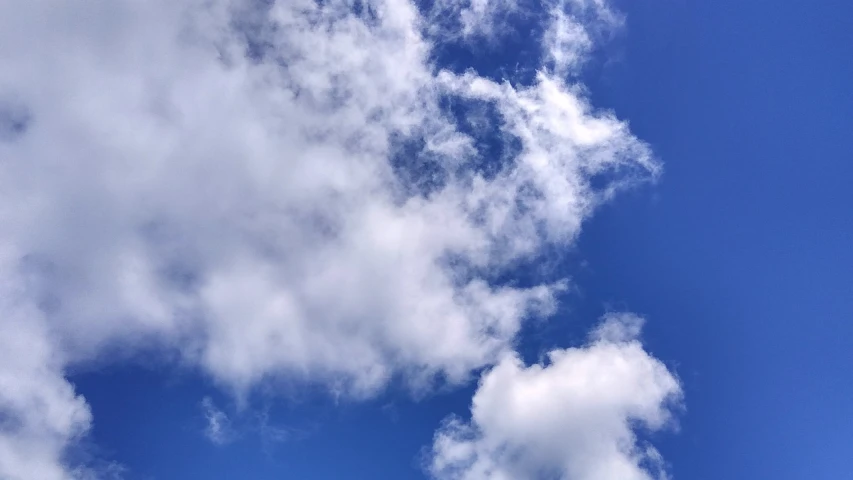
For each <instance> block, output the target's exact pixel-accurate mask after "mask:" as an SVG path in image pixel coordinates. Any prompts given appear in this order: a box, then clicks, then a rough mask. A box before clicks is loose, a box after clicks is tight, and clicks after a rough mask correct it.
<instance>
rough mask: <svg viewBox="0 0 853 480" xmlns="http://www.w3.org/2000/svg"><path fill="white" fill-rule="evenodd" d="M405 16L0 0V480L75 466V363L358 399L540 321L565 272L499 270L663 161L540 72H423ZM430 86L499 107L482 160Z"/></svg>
mask: <svg viewBox="0 0 853 480" xmlns="http://www.w3.org/2000/svg"><path fill="white" fill-rule="evenodd" d="M483 18H487V17H483ZM428 21H429V17H424V16H423V15H422V14H421V12H420V11H419V10H418V8H417V7H416V6H415V5H414V4H413V3H410V2H407V1H404V0H397V1H387V2H385V1H376V2H368V3H365V4H364V5H363V7H356V6H354V5H353V4H351V3H349V2H343V1H330V2H322V3H316V2H314V1H306V0H297V1H271V2H250V1H238V0H183V1H171V0H170V1H167V0H153V1H148V2H135V1H130V0H118V1H114V2H107V3H104V2H90V1H83V0H74V1H69V2H63V3H61V4H57V3H56V2H48V1H44V0H36V1H30V2H4V3H2V4H0V45H3V46H4V47H0V64H2V65H4V68H3V69H2V71H0V99H2V101H0V288H2V291H0V299H1V300H0V343H2V345H3V348H2V349H0V352H2V355H4V360H5V361H2V362H0V381H2V382H3V388H0V477H3V478H10V479H13V480H17V479H24V478H43V479H46V480H52V479H70V478H81V477H82V475H83V474H82V473H80V472H81V471H82V470H79V469H77V467H76V466H75V465H73V464H72V463H71V462H70V461H69V460H68V458H67V456H66V455H65V453H66V451H67V448H68V447H69V446H70V445H74V444H75V442H76V441H77V439H79V438H80V436H81V435H84V434H85V432H86V431H87V429H88V428H89V425H90V423H91V414H90V412H89V409H88V407H87V405H86V403H85V401H84V399H83V398H81V397H80V396H79V395H77V394H76V393H75V392H74V388H73V386H72V385H71V384H70V383H69V382H68V381H67V380H66V379H65V372H66V371H67V370H68V369H69V368H73V367H75V366H77V365H81V364H92V363H97V362H114V361H120V360H127V359H129V358H132V357H133V355H134V354H135V353H138V352H141V351H147V352H167V353H169V354H170V355H173V354H177V355H178V356H179V357H180V358H181V361H182V362H185V363H187V364H191V365H194V366H197V367H198V368H199V369H200V370H201V371H203V372H205V374H207V375H209V376H210V377H211V378H212V379H213V380H214V381H216V382H217V383H219V384H220V385H222V386H223V387H224V388H226V389H229V390H231V391H233V392H235V393H236V394H237V395H247V394H248V393H249V392H250V391H251V390H252V388H253V387H255V386H257V385H258V384H259V383H263V382H275V381H276V380H277V379H281V378H286V379H296V380H297V381H303V382H312V383H319V384H322V385H326V386H327V387H329V388H332V389H334V390H336V391H338V392H340V393H342V394H344V395H347V396H350V397H355V398H360V397H368V396H370V395H374V394H375V393H376V392H377V391H379V390H380V389H381V388H383V386H384V385H386V384H387V382H389V381H390V379H392V378H394V377H398V378H401V379H403V380H404V381H405V382H407V384H408V385H410V386H411V388H412V389H413V390H423V389H427V388H429V387H430V386H431V385H433V384H434V383H435V382H448V383H451V384H453V383H460V382H464V381H466V380H468V379H469V377H470V376H471V374H472V372H474V371H476V370H478V369H480V368H482V367H485V366H488V365H491V364H494V363H495V362H497V361H499V359H501V358H504V357H505V356H506V355H507V354H508V353H509V352H510V351H511V350H512V345H513V342H514V341H515V338H516V335H517V333H518V332H519V330H520V328H521V326H522V323H523V322H524V321H525V319H527V318H528V317H531V316H548V315H550V314H551V313H552V312H553V311H554V308H555V302H556V300H557V296H558V295H559V293H560V292H561V291H562V289H563V288H565V282H563V281H556V282H543V283H541V284H534V285H531V286H524V287H522V286H515V285H509V284H502V283H499V282H496V281H495V278H498V276H499V275H500V274H501V273H506V272H507V271H509V270H510V269H512V268H513V267H515V266H517V265H518V264H519V262H526V261H533V260H535V259H536V258H537V256H538V255H540V254H541V252H542V251H543V249H544V248H545V247H548V246H553V245H567V244H569V243H571V242H572V241H573V239H574V238H575V237H576V236H577V235H578V233H579V231H580V228H581V225H582V223H583V221H584V219H586V218H587V217H588V216H589V215H591V214H592V212H593V211H594V209H595V207H596V206H597V205H599V204H600V203H601V202H603V201H606V200H607V199H609V198H610V196H611V195H612V194H613V193H615V192H616V191H618V190H621V189H622V188H624V187H626V186H628V185H631V184H633V183H634V182H637V181H645V180H648V179H651V178H654V177H655V175H656V174H657V172H658V169H659V166H658V164H657V163H656V162H655V161H654V159H653V158H652V157H651V155H650V152H649V150H648V148H647V147H646V146H645V144H643V143H642V142H641V141H639V140H637V139H636V138H635V137H634V136H633V135H632V134H631V133H630V131H629V129H628V127H627V125H626V124H625V123H624V122H622V121H620V120H618V119H616V118H615V117H614V116H613V115H611V114H609V113H606V112H600V111H597V110H595V109H594V108H592V107H591V106H590V105H589V103H588V101H587V100H586V99H585V98H584V97H583V94H582V89H580V88H578V87H576V86H573V85H570V84H567V83H566V81H565V80H564V78H563V77H562V76H561V74H560V73H559V72H558V70H559V69H556V68H551V69H548V68H543V69H542V71H541V73H540V74H539V75H538V77H537V79H536V81H535V83H533V84H527V85H521V84H519V85H511V84H509V83H495V82H494V81H492V80H489V79H485V78H481V77H478V76H477V75H475V74H474V73H470V72H469V73H464V74H454V73H450V72H446V71H443V70H442V69H441V66H440V65H434V64H433V63H432V60H431V58H432V57H431V52H432V51H433V49H434V48H436V47H437V44H435V43H434V42H437V41H441V40H440V39H439V40H436V39H433V38H432V37H429V38H427V37H425V36H424V35H423V33H422V32H423V31H424V30H425V29H428V28H427V27H428V26H427V25H424V24H425V23H426V22H428ZM478 21H479V20H478ZM482 21H488V20H482ZM571 42H572V40H570V39H569V40H565V39H563V40H561V41H560V42H551V43H550V44H549V45H551V46H549V47H548V48H550V49H551V50H552V51H553V50H554V49H568V50H569V51H575V50H578V49H577V47H576V46H575V45H573V44H572V43H571ZM12 46H15V47H12ZM578 51H580V50H578ZM447 99H453V100H454V101H457V102H459V104H461V105H473V104H481V105H488V106H490V108H493V109H495V111H496V112H498V115H496V116H495V117H494V118H491V117H488V118H486V119H485V121H486V123H487V125H485V126H484V127H483V128H487V129H491V130H489V131H494V132H495V133H494V134H495V139H497V140H499V141H502V142H505V143H514V144H517V145H518V149H517V152H516V153H511V154H509V155H508V158H507V159H506V162H504V163H503V164H502V165H503V166H502V168H500V169H498V170H497V171H494V172H490V173H488V174H487V173H485V172H484V171H483V170H482V168H481V167H479V166H481V165H483V164H485V163H489V162H492V161H493V159H491V158H489V157H488V152H486V151H485V150H482V149H481V148H479V147H478V146H477V145H478V144H477V142H476V141H474V138H473V137H472V134H471V132H468V131H467V130H466V129H465V128H463V126H462V123H463V122H462V120H460V119H459V118H457V116H456V115H454V114H452V113H451V112H449V111H448V110H447V109H446V108H445V107H444V105H445V103H446V101H447ZM463 110H464V109H463ZM463 117H464V111H463ZM466 132H467V133H466ZM412 145H414V147H412ZM401 165H402V166H403V170H406V171H407V172H409V173H411V175H403V173H402V172H401V170H400V168H399V167H400V166H401ZM427 173H428V175H427ZM602 178H603V179H605V180H606V181H605V182H601V181H599V180H601V179H602ZM594 180H595V181H594ZM424 186H426V187H425V188H421V187H424ZM22 352H27V354H26V355H24V354H23V353H22ZM107 352H109V353H107ZM116 352H121V354H122V355H124V356H125V358H116V355H118V354H117V353H116ZM5 357H8V358H5Z"/></svg>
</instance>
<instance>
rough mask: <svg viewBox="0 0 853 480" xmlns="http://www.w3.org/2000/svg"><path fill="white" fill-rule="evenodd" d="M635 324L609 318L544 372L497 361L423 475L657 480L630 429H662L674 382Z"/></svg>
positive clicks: (650, 452) (655, 462) (654, 463)
mask: <svg viewBox="0 0 853 480" xmlns="http://www.w3.org/2000/svg"><path fill="white" fill-rule="evenodd" d="M640 325H641V320H640V319H639V318H638V317H635V316H633V315H629V314H621V315H609V316H607V317H605V319H604V321H603V323H602V324H601V325H600V326H599V327H598V328H597V329H596V330H595V331H594V332H593V333H592V335H591V337H590V341H589V344H588V345H586V346H584V347H580V348H569V349H565V350H554V351H552V352H550V353H549V354H548V358H547V363H546V364H545V365H532V366H530V367H525V366H524V364H523V363H522V362H521V360H519V359H518V358H517V357H516V356H512V355H511V356H508V357H507V358H504V359H503V360H501V361H500V362H499V363H498V364H497V365H496V366H495V367H494V368H493V369H492V370H491V371H489V372H488V373H486V374H485V375H484V376H483V378H482V380H481V381H480V387H479V389H478V390H477V393H476V394H475V395H474V400H473V404H472V406H471V417H472V418H471V421H470V423H464V422H462V421H459V420H451V421H449V422H447V424H446V425H445V426H444V427H443V428H442V429H441V430H439V432H438V434H437V435H436V438H435V443H434V446H433V456H432V458H431V465H430V469H431V471H432V473H433V475H434V477H435V478H436V479H440V480H445V479H446V480H450V479H454V480H510V479H534V478H541V479H546V478H547V479H555V480H557V479H559V480H651V479H664V478H666V475H665V473H664V469H663V465H662V459H661V457H660V455H659V454H658V452H657V451H656V450H655V449H654V447H652V446H650V445H647V444H642V443H640V442H638V440H637V435H636V434H635V430H637V429H638V428H641V429H644V430H647V431H649V430H651V431H653V430H659V429H661V428H662V427H664V426H666V425H668V423H669V422H670V419H671V408H672V407H673V406H676V405H677V403H678V401H679V400H680V396H681V389H680V387H679V384H678V381H677V380H676V379H675V377H673V375H672V374H671V373H670V372H669V371H668V370H667V368H666V367H665V366H664V365H663V364H662V363H660V361H658V360H656V359H655V358H653V357H651V356H650V355H649V354H648V353H647V352H646V351H645V350H644V349H643V347H642V345H641V344H640V342H639V340H638V338H637V336H638V334H639V327H640Z"/></svg>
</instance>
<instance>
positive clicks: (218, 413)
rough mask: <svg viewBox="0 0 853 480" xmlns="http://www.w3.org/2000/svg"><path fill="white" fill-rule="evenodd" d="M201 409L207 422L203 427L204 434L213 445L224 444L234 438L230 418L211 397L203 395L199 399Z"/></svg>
mask: <svg viewBox="0 0 853 480" xmlns="http://www.w3.org/2000/svg"><path fill="white" fill-rule="evenodd" d="M201 411H202V413H203V414H204V419H205V421H206V422H207V424H206V426H205V428H204V436H205V437H207V439H208V440H210V441H211V442H212V443H214V444H215V445H224V444H226V443H228V442H230V441H231V440H233V439H234V430H233V428H232V427H231V419H229V418H228V415H227V414H226V413H225V412H223V411H222V410H221V409H219V408H218V407H217V406H216V404H215V403H213V399H211V398H210V397H204V398H203V399H202V400H201Z"/></svg>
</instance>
